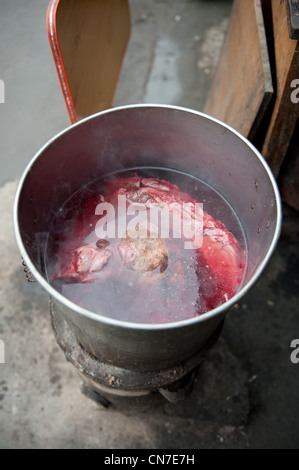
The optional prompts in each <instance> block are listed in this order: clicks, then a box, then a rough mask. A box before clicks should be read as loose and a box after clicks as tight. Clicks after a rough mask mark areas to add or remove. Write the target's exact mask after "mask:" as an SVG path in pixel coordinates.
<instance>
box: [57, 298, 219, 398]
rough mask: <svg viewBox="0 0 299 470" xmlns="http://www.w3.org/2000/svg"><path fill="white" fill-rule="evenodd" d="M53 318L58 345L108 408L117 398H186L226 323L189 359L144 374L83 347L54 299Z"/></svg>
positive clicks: (142, 371) (89, 387)
mask: <svg viewBox="0 0 299 470" xmlns="http://www.w3.org/2000/svg"><path fill="white" fill-rule="evenodd" d="M50 316H51V324H52V328H53V331H54V335H55V338H56V341H57V344H58V345H59V347H60V348H61V350H62V351H63V352H64V354H65V357H66V359H67V360H68V361H69V362H70V363H71V364H72V365H73V366H74V367H75V369H76V370H77V372H78V373H79V375H80V377H81V378H82V379H83V382H84V384H85V386H86V387H88V389H90V390H91V391H93V392H95V393H96V394H97V395H96V399H97V401H98V402H100V403H101V404H102V405H103V406H109V404H110V401H111V399H112V398H113V397H114V396H118V397H143V396H146V395H151V394H153V393H155V394H157V393H159V394H160V395H162V396H163V397H164V398H165V399H166V400H167V401H169V402H171V403H176V402H179V401H181V400H183V399H184V398H186V397H187V396H188V395H189V394H190V393H191V392H192V389H193V381H194V377H195V375H196V372H197V371H198V369H199V367H200V366H201V364H202V363H203V361H204V360H205V358H206V356H207V354H208V353H209V351H210V350H211V349H212V348H213V347H214V345H215V343H216V341H217V339H218V337H219V335H220V333H221V331H222V328H223V324H224V320H223V322H222V323H221V324H220V326H219V327H218V328H217V330H216V331H215V332H214V333H213V335H212V336H211V337H210V339H209V340H208V341H207V343H206V344H205V345H204V347H202V348H200V350H199V351H198V352H197V353H196V354H195V355H193V356H192V357H191V358H189V359H188V360H186V361H183V362H181V363H180V364H175V365H174V366H173V367H170V368H167V369H162V370H156V371H144V370H142V368H140V370H131V369H125V368H120V367H116V366H114V365H113V364H110V363H109V362H108V361H107V362H103V361H102V360H99V359H98V358H96V357H94V356H92V355H91V354H90V353H89V352H87V351H86V350H85V349H84V348H83V347H82V346H81V345H80V343H79V342H78V340H77V339H76V337H75V335H74V334H73V333H72V331H71V330H70V328H69V326H68V325H67V322H66V321H65V319H64V317H63V315H62V314H61V313H60V312H59V310H58V308H57V307H56V305H55V304H54V303H53V302H52V301H51V300H50ZM88 389H87V390H88ZM86 394H87V395H88V393H86Z"/></svg>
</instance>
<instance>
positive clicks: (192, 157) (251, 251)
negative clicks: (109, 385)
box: [14, 105, 281, 370]
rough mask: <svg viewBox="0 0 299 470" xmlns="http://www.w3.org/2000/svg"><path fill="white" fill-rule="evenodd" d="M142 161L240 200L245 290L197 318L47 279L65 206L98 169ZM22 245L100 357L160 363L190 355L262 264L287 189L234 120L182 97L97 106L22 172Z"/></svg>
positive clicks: (145, 366) (146, 365)
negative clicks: (76, 297) (117, 307)
mask: <svg viewBox="0 0 299 470" xmlns="http://www.w3.org/2000/svg"><path fill="white" fill-rule="evenodd" d="M136 166H154V167H163V168H169V169H174V170H179V171H183V172H185V173H188V174H190V175H193V176H196V177H198V178H199V179H201V180H203V181H205V182H206V183H208V184H210V185H211V186H212V187H213V188H215V189H216V190H217V191H218V192H220V194H222V195H223V196H224V197H225V198H226V200H227V201H228V202H229V203H230V204H231V206H232V207H233V208H234V209H235V211H236V213H237V214H238V216H239V219H240V222H241V224H242V226H243V228H244V231H245V235H246V240H247V248H248V260H247V269H246V274H245V279H244V282H243V287H242V288H241V290H240V291H239V292H238V293H237V294H236V295H235V296H234V297H233V298H232V299H231V300H229V301H228V302H227V303H225V304H224V305H222V306H220V307H218V308H216V309H215V310H213V311H210V312H208V313H206V314H205V315H203V316H199V317H197V318H193V319H189V320H184V321H181V322H177V323H172V324H159V325H144V324H135V323H134V324H133V323H126V322H122V321H118V320H114V319H110V318H107V317H105V316H103V315H98V314H94V313H92V312H90V311H87V310H85V309H83V308H81V307H79V306H78V305H76V304H74V303H72V302H71V301H70V300H68V299H66V298H65V297H63V296H62V295H61V294H60V293H59V292H57V291H56V290H54V289H53V287H52V286H51V285H50V284H49V283H48V282H47V280H46V276H45V266H44V261H43V258H44V250H45V241H46V237H47V233H48V230H49V225H50V223H51V220H52V218H53V216H54V215H55V213H56V212H57V210H58V208H59V207H60V206H61V205H62V204H63V203H64V202H65V201H66V199H67V198H69V197H70V196H71V195H72V194H73V193H74V192H75V191H77V190H78V189H79V188H80V187H81V186H82V185H83V184H85V183H87V182H89V181H90V180H91V179H94V178H96V177H99V176H101V175H105V174H107V173H110V172H113V171H117V170H122V169H125V168H131V167H136ZM14 223H15V233H16V239H17V243H18V246H19V249H20V252H21V255H22V257H23V259H24V261H25V263H26V264H27V267H28V269H29V270H30V271H31V273H32V274H33V276H34V277H35V279H36V280H37V281H38V282H39V283H40V284H41V285H42V286H43V287H44V289H46V291H47V292H48V293H49V295H50V296H51V298H52V300H53V302H54V303H55V304H56V306H57V307H58V308H59V310H60V311H61V312H62V314H63V316H64V318H65V320H66V321H67V324H68V326H69V327H70V329H71V330H72V332H73V333H74V334H75V336H76V338H77V339H78V341H79V342H80V344H81V345H82V346H83V347H84V348H85V349H86V350H87V351H89V352H90V353H92V354H93V355H94V356H96V357H97V358H98V359H100V360H104V361H106V362H108V363H111V364H113V365H115V366H117V367H125V368H126V369H132V370H136V369H142V370H155V369H163V368H166V367H171V366H173V365H175V364H177V363H180V362H181V361H183V360H185V359H188V358H189V357H191V356H192V355H193V354H195V353H196V352H197V351H199V350H200V348H201V347H202V346H203V345H204V344H205V343H206V341H207V340H208V339H209V337H210V336H211V335H212V334H213V332H214V331H215V330H216V328H217V327H218V326H219V325H220V323H221V321H222V320H223V318H224V317H225V315H226V313H227V311H228V310H229V309H230V308H231V307H232V306H233V305H234V304H235V303H236V302H238V301H240V299H241V298H242V297H243V296H244V295H245V294H246V293H247V292H248V291H249V289H250V288H251V287H252V286H253V285H254V283H255V282H256V281H257V279H258V278H259V277H260V275H261V274H262V272H263V270H264V268H265V266H266V265H267V263H268V261H269V259H270V257H271V255H272V253H273V251H274V249H275V246H276V243H277V241H278V238H279V234H280V228H281V206H280V196H279V192H278V189H277V185H276V182H275V179H274V177H273V175H272V173H271V171H270V169H269V167H268V165H267V164H266V163H265V160H264V159H263V157H262V156H261V155H260V153H259V152H258V151H257V150H256V149H255V148H254V147H253V146H252V145H251V144H250V142H248V141H247V140H246V139H245V138H244V137H243V136H241V135H240V134H239V133H237V132H236V131H234V130H233V129H232V128H230V127H229V126H227V125H225V124H223V123H221V122H219V121H217V120H216V119H213V118H211V117H209V116H206V115H204V114H202V113H200V112H196V111H193V110H189V109H185V108H179V107H175V106H160V105H134V106H124V107H119V108H113V109H110V110H107V111H103V112H100V113H98V114H96V115H93V116H90V117H89V118H87V119H84V120H82V121H80V122H79V123H78V124H75V125H73V126H71V127H69V128H68V129H66V130H64V131H63V132H61V133H60V134H58V135H57V136H56V137H54V138H53V139H51V140H50V141H49V142H48V143H47V144H46V145H45V146H44V147H43V148H42V149H41V150H40V151H39V152H38V153H37V154H36V155H35V157H34V158H33V159H32V161H31V162H30V164H29V165H28V167H27V168H26V170H25V172H24V174H23V176H22V177H21V180H20V183H19V186H18V190H17V194H16V199H15V207H14Z"/></svg>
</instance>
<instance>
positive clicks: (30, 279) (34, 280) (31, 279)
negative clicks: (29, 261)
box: [22, 258, 37, 282]
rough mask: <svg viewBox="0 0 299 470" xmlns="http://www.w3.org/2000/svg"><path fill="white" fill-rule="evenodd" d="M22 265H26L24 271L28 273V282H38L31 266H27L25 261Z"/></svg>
mask: <svg viewBox="0 0 299 470" xmlns="http://www.w3.org/2000/svg"><path fill="white" fill-rule="evenodd" d="M22 260H23V258H22ZM22 266H23V267H24V273H25V274H26V278H27V281H28V282H37V281H36V279H35V277H34V276H33V274H32V273H31V272H30V271H29V268H28V267H27V265H26V263H25V261H24V260H23V261H22Z"/></svg>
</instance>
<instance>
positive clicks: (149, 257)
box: [118, 230, 168, 274]
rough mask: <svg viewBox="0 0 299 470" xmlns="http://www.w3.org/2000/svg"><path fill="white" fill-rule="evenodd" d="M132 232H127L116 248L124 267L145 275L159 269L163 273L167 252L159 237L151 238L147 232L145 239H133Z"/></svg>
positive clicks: (165, 266)
mask: <svg viewBox="0 0 299 470" xmlns="http://www.w3.org/2000/svg"><path fill="white" fill-rule="evenodd" d="M132 232H133V231H132V230H131V231H130V230H128V232H127V233H126V237H124V238H122V239H121V241H120V244H119V246H118V250H119V253H120V256H121V258H122V260H123V264H124V266H125V267H128V268H130V269H133V270H134V271H138V272H140V273H147V272H151V271H154V270H155V269H157V268H160V273H161V274H162V273H164V271H165V270H166V268H167V266H168V252H167V249H166V246H165V243H164V241H163V240H162V239H161V238H160V237H155V238H151V236H150V235H151V234H150V233H149V232H148V236H147V237H146V238H141V237H136V236H135V237H134V234H133V233H132Z"/></svg>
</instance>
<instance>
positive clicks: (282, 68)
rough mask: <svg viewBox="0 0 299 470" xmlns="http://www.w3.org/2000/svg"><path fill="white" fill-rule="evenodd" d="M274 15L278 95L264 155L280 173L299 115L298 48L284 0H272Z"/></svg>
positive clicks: (273, 169)
mask: <svg viewBox="0 0 299 470" xmlns="http://www.w3.org/2000/svg"><path fill="white" fill-rule="evenodd" d="M272 16H273V33H274V47H275V59H276V83H277V93H276V95H277V96H276V102H275V106H274V110H273V114H272V117H271V121H270V125H269V128H268V132H267V135H266V139H265V143H264V146H263V149H262V154H263V156H264V157H265V159H266V160H267V162H268V163H269V165H270V167H271V169H272V171H273V173H274V174H275V176H277V175H278V174H279V171H280V168H281V166H282V163H283V161H284V159H285V156H286V153H287V150H288V147H289V143H290V141H291V138H292V136H293V133H294V130H295V126H296V123H297V120H298V118H299V105H298V103H296V102H295V101H294V100H292V99H291V97H292V92H293V91H294V89H293V88H292V86H293V84H294V80H297V79H298V78H299V47H298V41H297V40H293V39H290V37H289V28H288V22H287V12H286V3H285V2H284V1H281V0H272ZM293 101H294V102H293Z"/></svg>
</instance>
